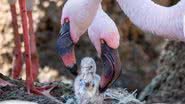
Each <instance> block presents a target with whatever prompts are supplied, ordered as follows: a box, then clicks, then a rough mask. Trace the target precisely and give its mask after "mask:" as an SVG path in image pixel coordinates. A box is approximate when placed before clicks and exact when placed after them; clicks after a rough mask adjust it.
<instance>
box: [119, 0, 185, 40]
mask: <svg viewBox="0 0 185 104" xmlns="http://www.w3.org/2000/svg"><path fill="white" fill-rule="evenodd" d="M117 1H118V3H119V5H120V7H121V8H122V10H123V11H124V13H125V14H126V15H127V16H128V17H129V18H130V20H131V21H132V22H133V23H134V24H135V25H137V26H138V27H140V28H141V29H143V30H145V31H148V32H152V33H154V34H157V35H159V36H162V37H165V38H168V39H173V40H174V39H178V40H181V41H185V36H184V29H183V28H184V15H185V0H180V1H179V2H178V3H177V4H176V5H174V6H171V7H164V6H160V5H158V4H155V3H154V2H153V1H152V0H137V1H136V0H117Z"/></svg>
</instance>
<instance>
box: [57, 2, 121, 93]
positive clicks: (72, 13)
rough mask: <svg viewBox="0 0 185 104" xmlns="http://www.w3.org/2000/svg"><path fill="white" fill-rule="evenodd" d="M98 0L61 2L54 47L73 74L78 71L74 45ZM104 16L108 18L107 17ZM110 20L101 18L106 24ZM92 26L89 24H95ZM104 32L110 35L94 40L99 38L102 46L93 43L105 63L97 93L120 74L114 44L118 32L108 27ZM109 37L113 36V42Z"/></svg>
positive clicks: (89, 20) (97, 6) (93, 14)
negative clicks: (59, 22) (62, 3)
mask: <svg viewBox="0 0 185 104" xmlns="http://www.w3.org/2000/svg"><path fill="white" fill-rule="evenodd" d="M101 1H102V0H78V1H76V0H68V1H67V2H66V4H65V5H64V8H63V11H62V17H61V25H62V27H61V30H60V33H59V37H58V40H57V43H56V47H57V52H58V54H59V55H60V59H61V61H62V62H63V64H64V66H65V67H66V68H67V69H69V71H70V72H71V73H72V74H73V75H75V76H76V75H77V74H78V72H77V65H76V57H75V51H74V46H75V44H76V43H77V42H78V40H79V38H80V37H81V36H82V35H83V34H84V33H85V31H86V30H87V29H88V27H89V26H90V25H91V23H92V21H93V19H94V18H95V16H96V13H97V10H98V8H99V5H100V4H101ZM105 17H106V16H105ZM106 19H108V18H107V17H106ZM102 20H103V19H102ZM109 20H110V18H109ZM109 20H107V21H104V22H107V23H105V24H108V25H109V24H110V25H112V22H113V21H111V22H109ZM99 23H100V22H99V21H98V22H97V24H96V23H94V25H97V26H98V25H99ZM94 25H93V26H92V27H94ZM114 26H115V25H114ZM114 26H113V27H114ZM105 27H106V26H105ZM99 28H100V29H99V30H101V29H102V27H99ZM111 28H112V27H111V26H110V27H107V28H106V29H110V30H112V29H111ZM104 31H106V30H104ZM107 31H108V32H107V33H109V34H102V37H101V38H102V39H99V40H97V43H98V42H100V41H101V45H100V44H97V45H99V46H101V47H98V46H96V44H94V45H95V47H98V48H100V49H101V53H100V49H97V51H98V53H99V55H101V58H102V61H103V63H104V73H103V74H102V76H101V82H100V87H99V90H100V92H104V91H105V89H106V88H107V87H108V86H110V85H111V83H112V82H114V80H116V79H117V78H118V76H119V73H120V62H119V61H120V59H119V55H118V52H117V47H118V45H119V34H118V31H117V30H115V31H111V32H109V30H107ZM114 32H115V33H114ZM102 33H103V32H102ZM99 35H100V34H99ZM106 35H107V36H106ZM113 35H115V37H117V38H115V37H114V36H113ZM117 35H118V36H117ZM96 36H97V35H96ZM111 38H113V41H112V39H111ZM97 39H98V38H97ZM114 42H115V43H114Z"/></svg>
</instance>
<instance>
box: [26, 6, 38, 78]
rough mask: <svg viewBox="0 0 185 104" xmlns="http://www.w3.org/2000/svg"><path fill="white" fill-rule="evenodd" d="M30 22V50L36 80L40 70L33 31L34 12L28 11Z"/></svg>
mask: <svg viewBox="0 0 185 104" xmlns="http://www.w3.org/2000/svg"><path fill="white" fill-rule="evenodd" d="M27 15H28V21H29V34H30V48H31V62H32V76H33V80H36V78H37V75H38V71H39V70H38V69H39V58H38V53H37V48H36V39H35V33H34V29H33V18H32V10H28V11H27Z"/></svg>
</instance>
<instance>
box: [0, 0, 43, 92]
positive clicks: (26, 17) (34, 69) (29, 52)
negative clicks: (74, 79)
mask: <svg viewBox="0 0 185 104" xmlns="http://www.w3.org/2000/svg"><path fill="white" fill-rule="evenodd" d="M16 1H17V0H8V2H9V4H10V9H11V15H12V24H13V30H14V43H15V49H14V66H13V71H12V76H13V78H14V79H18V78H19V75H20V73H21V69H22V61H23V60H22V58H23V55H22V52H21V40H20V35H19V32H18V24H17V12H16V5H15V4H16ZM19 6H20V14H21V18H22V27H23V39H24V48H25V61H26V87H27V91H28V93H30V91H32V92H35V93H40V92H39V91H38V90H37V89H36V88H35V87H34V80H35V79H36V77H37V74H38V68H39V60H38V56H37V50H36V44H35V34H34V30H33V20H32V9H33V0H19ZM28 24H29V26H28ZM1 82H3V83H5V82H6V81H1ZM3 83H0V85H3Z"/></svg>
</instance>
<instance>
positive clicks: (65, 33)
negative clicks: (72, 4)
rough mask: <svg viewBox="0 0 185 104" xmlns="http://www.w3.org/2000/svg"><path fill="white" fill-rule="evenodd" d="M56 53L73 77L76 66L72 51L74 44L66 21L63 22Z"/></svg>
mask: <svg viewBox="0 0 185 104" xmlns="http://www.w3.org/2000/svg"><path fill="white" fill-rule="evenodd" d="M56 47H57V52H58V54H59V55H60V59H61V60H62V62H63V63H64V65H65V67H66V68H67V69H69V70H70V72H71V73H72V74H73V75H75V76H76V75H77V65H76V57H75V50H74V43H73V41H72V39H71V35H70V23H69V20H68V19H65V20H64V24H63V26H62V27H61V30H60V33H59V37H58V40H57V44H56Z"/></svg>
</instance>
